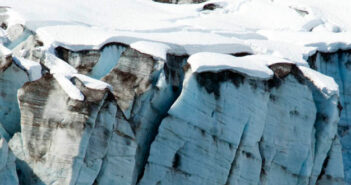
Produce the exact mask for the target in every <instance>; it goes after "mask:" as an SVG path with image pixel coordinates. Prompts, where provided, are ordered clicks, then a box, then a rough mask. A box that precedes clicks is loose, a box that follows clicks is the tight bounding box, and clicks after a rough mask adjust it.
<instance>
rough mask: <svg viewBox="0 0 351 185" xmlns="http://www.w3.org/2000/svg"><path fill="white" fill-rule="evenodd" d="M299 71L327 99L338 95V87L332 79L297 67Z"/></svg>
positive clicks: (309, 69) (302, 67)
mask: <svg viewBox="0 0 351 185" xmlns="http://www.w3.org/2000/svg"><path fill="white" fill-rule="evenodd" d="M299 69H300V70H301V71H302V73H303V75H304V76H305V77H306V78H308V79H309V80H311V81H312V82H313V84H314V85H316V87H317V88H319V89H320V91H321V92H322V93H323V95H324V96H326V97H327V98H329V97H330V96H332V95H335V94H336V95H339V86H338V84H337V83H336V82H335V80H334V79H333V78H332V77H329V76H326V75H324V74H322V73H320V72H317V71H315V70H313V69H311V68H308V67H304V66H299Z"/></svg>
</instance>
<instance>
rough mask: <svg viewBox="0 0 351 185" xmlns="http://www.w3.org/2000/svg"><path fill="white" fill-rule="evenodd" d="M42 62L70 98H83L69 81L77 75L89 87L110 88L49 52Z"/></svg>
mask: <svg viewBox="0 0 351 185" xmlns="http://www.w3.org/2000/svg"><path fill="white" fill-rule="evenodd" d="M43 64H44V65H45V66H46V67H47V68H49V69H50V73H51V74H53V76H54V78H55V79H56V80H57V81H58V83H59V84H60V86H61V87H62V89H63V90H64V91H65V92H66V93H67V95H69V96H70V98H72V99H75V100H78V101H83V100H84V95H83V93H82V92H81V91H80V90H79V89H78V88H77V87H76V86H75V85H74V84H73V83H72V82H71V81H70V80H71V78H72V77H77V78H78V79H79V80H81V81H82V82H83V84H84V85H85V86H87V87H89V88H92V89H98V90H102V89H106V88H108V89H110V90H111V86H110V85H109V84H107V83H105V82H102V81H99V80H95V79H93V78H90V77H88V76H85V75H82V74H78V71H77V70H76V69H74V68H73V67H72V66H70V65H69V64H67V63H66V62H65V61H63V60H61V59H59V58H57V57H56V56H54V55H52V54H50V53H46V59H45V60H44V63H43Z"/></svg>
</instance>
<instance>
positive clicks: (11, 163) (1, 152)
mask: <svg viewBox="0 0 351 185" xmlns="http://www.w3.org/2000/svg"><path fill="white" fill-rule="evenodd" d="M15 160H16V157H15V156H14V155H13V153H12V151H11V150H10V149H9V148H8V145H7V142H6V140H5V139H4V138H3V137H2V136H1V135H0V179H1V181H0V184H1V185H17V184H18V177H17V173H16V164H15Z"/></svg>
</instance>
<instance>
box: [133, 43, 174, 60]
mask: <svg viewBox="0 0 351 185" xmlns="http://www.w3.org/2000/svg"><path fill="white" fill-rule="evenodd" d="M130 47H131V48H133V49H135V50H138V51H140V52H141V53H144V54H149V55H151V56H153V57H155V58H160V59H162V60H166V57H167V52H168V51H169V50H170V49H171V48H170V47H169V46H168V45H166V44H162V43H155V42H147V41H139V42H134V43H132V44H130Z"/></svg>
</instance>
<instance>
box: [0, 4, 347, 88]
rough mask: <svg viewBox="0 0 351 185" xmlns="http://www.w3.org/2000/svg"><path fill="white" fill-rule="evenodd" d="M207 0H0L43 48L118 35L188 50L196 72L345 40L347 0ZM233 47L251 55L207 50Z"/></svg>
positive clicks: (302, 62) (239, 66) (260, 66)
mask: <svg viewBox="0 0 351 185" xmlns="http://www.w3.org/2000/svg"><path fill="white" fill-rule="evenodd" d="M1 1H4V0H0V2H1ZM206 3H217V4H219V5H220V8H217V9H216V10H214V11H202V7H203V5H204V4H205V3H200V4H190V5H189V4H184V5H171V4H163V3H155V2H153V1H151V0H128V1H127V0H100V1H97V0H86V1H83V2H82V1H79V2H75V1H68V0H51V1H45V0H33V1H25V0H13V1H5V2H1V4H2V5H3V6H9V7H11V8H12V9H8V10H7V11H6V12H5V13H2V14H9V15H10V17H11V19H10V20H8V22H9V25H15V24H25V25H26V26H27V27H28V28H29V29H32V30H34V31H36V32H37V33H38V35H39V37H40V39H42V40H43V42H44V44H45V47H46V48H47V49H48V51H51V52H52V51H53V48H55V47H57V46H62V47H65V48H67V49H71V50H74V51H78V50H83V49H100V48H102V47H103V46H104V45H105V44H107V43H111V42H120V43H124V44H128V45H130V46H131V47H132V48H134V49H137V50H139V51H140V52H143V53H146V54H150V55H152V56H154V57H155V58H159V59H165V58H166V54H167V53H175V54H179V55H183V54H188V55H192V54H195V55H193V56H192V57H191V58H190V59H189V63H191V65H192V69H193V70H195V71H197V72H200V71H208V70H215V71H217V70H223V69H229V68H231V69H233V70H236V71H239V72H242V73H246V74H248V75H253V76H254V77H259V78H268V77H269V76H270V75H271V74H272V72H271V71H270V70H269V69H268V68H267V65H268V63H267V61H276V60H285V61H291V62H292V63H295V64H297V65H299V66H308V65H307V62H306V59H307V58H308V57H309V56H311V55H312V54H314V53H315V52H316V51H329V52H330V51H336V50H338V49H350V48H351V34H350V32H349V31H350V30H351V22H350V21H349V20H348V19H349V17H350V15H351V13H350V11H348V9H350V8H351V2H350V1H348V0H340V1H338V3H334V2H332V1H330V0H309V1H307V2H306V1H303V0H279V1H271V0H251V1H247V0H238V1H232V0H210V1H208V2H206ZM16 12H20V14H21V15H22V16H20V15H19V14H18V13H16ZM199 52H200V54H196V53H199ZM205 52H207V53H205ZM240 52H247V53H254V54H255V55H253V56H248V57H242V58H238V57H232V56H228V55H227V56H224V55H221V54H214V53H225V54H231V53H240ZM211 53H212V54H211ZM267 55H270V56H272V57H269V56H267ZM207 57H208V58H207ZM279 58H280V59H279ZM204 59H206V60H204ZM53 61H55V60H53ZM48 65H49V68H51V69H52V70H53V71H52V73H55V74H56V73H60V74H65V75H68V76H70V74H75V73H77V72H76V71H75V70H74V69H73V68H68V67H67V66H64V65H66V64H65V63H61V62H59V63H57V64H56V63H55V62H54V64H48ZM51 65H60V66H55V67H54V66H51ZM66 69H67V70H66ZM309 74H310V73H309ZM330 91H334V89H333V87H330Z"/></svg>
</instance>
